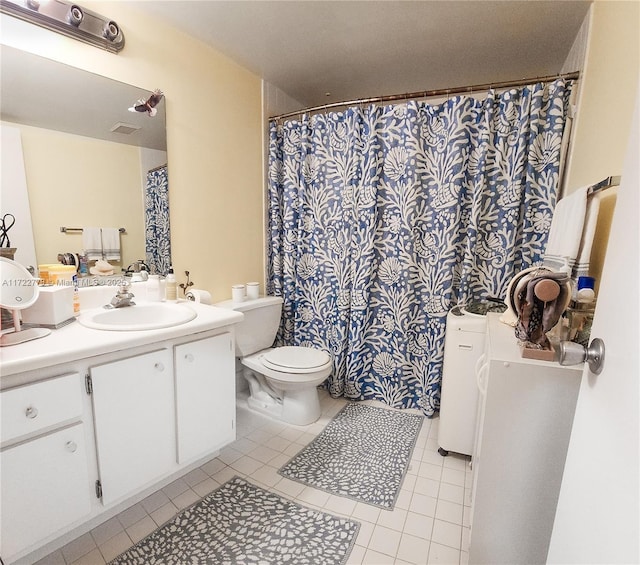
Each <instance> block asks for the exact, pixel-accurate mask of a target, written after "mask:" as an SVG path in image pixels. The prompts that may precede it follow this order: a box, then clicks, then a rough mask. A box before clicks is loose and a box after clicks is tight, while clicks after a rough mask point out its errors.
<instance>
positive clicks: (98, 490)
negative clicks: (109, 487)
mask: <svg viewBox="0 0 640 565" xmlns="http://www.w3.org/2000/svg"><path fill="white" fill-rule="evenodd" d="M96 498H102V483H101V482H100V479H97V480H96Z"/></svg>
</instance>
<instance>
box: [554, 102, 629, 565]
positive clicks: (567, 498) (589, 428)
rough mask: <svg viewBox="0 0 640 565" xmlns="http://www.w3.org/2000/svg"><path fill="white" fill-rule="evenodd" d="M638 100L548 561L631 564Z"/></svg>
mask: <svg viewBox="0 0 640 565" xmlns="http://www.w3.org/2000/svg"><path fill="white" fill-rule="evenodd" d="M639 119H640V115H639V110H638V99H636V109H635V115H634V118H633V122H632V123H633V124H636V126H634V127H632V133H631V139H630V143H629V147H628V150H627V157H626V160H625V165H624V169H623V171H622V182H621V185H620V187H619V189H618V199H617V204H616V208H615V212H614V216H613V223H612V226H611V234H610V237H609V244H608V248H607V257H606V260H605V264H604V268H603V274H602V280H601V284H600V292H599V296H598V302H597V305H596V312H595V317H594V321H593V328H592V331H591V338H592V339H593V338H594V337H599V338H601V339H603V340H604V343H605V348H606V352H605V364H604V369H603V371H602V373H600V374H599V375H597V376H596V375H594V374H592V373H591V372H590V371H589V369H588V367H587V368H585V371H584V374H583V376H582V383H581V387H580V395H579V397H578V404H577V407H576V414H575V419H574V423H573V430H572V434H571V440H570V443H569V450H568V453H567V460H566V464H565V470H564V476H563V480H562V486H561V489H560V497H559V500H558V507H557V512H556V517H555V522H554V526H553V533H552V536H551V545H550V548H549V553H548V558H547V561H548V562H549V563H563V564H565V563H638V562H640V551H639V548H638V545H639V537H638V532H639V531H640V523H639V518H638V516H639V495H640V492H639V488H638V483H639V481H638V477H640V468H639V465H638V446H639V445H640V434H639V420H638V412H639V406H638V404H639V403H638V364H639V359H638V343H639V331H638V326H639V322H638V312H639V305H638V296H639V294H640V288H639V287H640V285H639V282H638V281H639V277H638V256H639V254H640V252H639V246H638V237H639V233H638V223H639V222H638V210H639V209H640V205H639V199H638V192H639V191H640V175H639V174H638V165H639V163H638V155H640V143H639V141H638V127H637V124H638V123H640V122H639Z"/></svg>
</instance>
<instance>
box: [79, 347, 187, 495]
mask: <svg viewBox="0 0 640 565" xmlns="http://www.w3.org/2000/svg"><path fill="white" fill-rule="evenodd" d="M89 373H90V377H91V388H92V391H91V399H92V403H93V418H94V427H95V437H96V451H97V456H98V470H99V474H100V488H101V491H102V492H101V494H102V502H103V504H105V505H108V504H110V503H112V502H114V501H116V500H118V499H121V498H123V497H124V496H126V495H128V494H131V493H133V492H134V491H136V490H139V489H140V488H142V487H145V486H148V485H149V484H151V483H152V482H153V481H154V480H156V479H158V478H161V477H163V476H165V475H166V474H167V473H168V472H169V471H171V469H172V467H173V466H174V464H175V417H174V390H173V357H172V354H171V350H170V349H161V350H159V351H152V352H150V353H145V354H143V355H136V356H134V357H128V358H126V359H121V360H119V361H113V362H110V363H105V364H103V365H97V366H92V367H91V368H90V371H89Z"/></svg>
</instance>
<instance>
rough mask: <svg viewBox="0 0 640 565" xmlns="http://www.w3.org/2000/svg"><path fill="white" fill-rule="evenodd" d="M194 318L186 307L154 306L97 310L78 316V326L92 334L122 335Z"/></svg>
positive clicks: (175, 305)
mask: <svg viewBox="0 0 640 565" xmlns="http://www.w3.org/2000/svg"><path fill="white" fill-rule="evenodd" d="M196 316H197V314H196V312H195V311H194V310H192V309H191V308H189V306H187V305H184V304H167V303H164V302H154V303H151V304H136V305H135V306H126V307H124V308H113V309H105V308H97V309H95V310H90V311H88V312H84V313H83V314H81V315H80V316H79V317H78V322H80V323H81V324H82V325H83V326H86V327H87V328H93V329H95V330H109V331H121V332H122V331H140V330H157V329H160V328H170V327H173V326H179V325H180V324H186V323H187V322H190V321H191V320H193V319H194V318H195V317H196Z"/></svg>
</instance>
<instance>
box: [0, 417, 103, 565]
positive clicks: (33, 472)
mask: <svg viewBox="0 0 640 565" xmlns="http://www.w3.org/2000/svg"><path fill="white" fill-rule="evenodd" d="M0 467H1V468H2V485H3V488H2V556H3V558H5V559H8V558H11V557H12V556H14V555H16V554H18V553H19V552H21V551H23V550H25V549H26V548H28V547H29V546H30V545H32V544H34V543H36V542H38V541H40V540H42V539H44V538H46V537H47V536H50V535H52V534H54V533H55V532H57V531H59V530H61V529H62V528H65V527H66V526H69V525H70V524H73V523H74V522H77V521H78V520H80V519H81V518H83V517H84V516H87V515H88V514H89V512H90V511H91V499H90V495H91V487H90V483H89V471H88V469H87V453H86V449H85V443H84V425H83V424H82V423H78V424H75V425H73V426H70V427H67V428H64V429H63V430H60V431H57V432H54V433H51V434H48V435H45V436H41V437H39V438H37V439H34V440H31V441H27V442H25V443H21V444H19V445H17V446H15V447H10V448H8V449H5V450H3V451H2V453H0Z"/></svg>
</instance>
